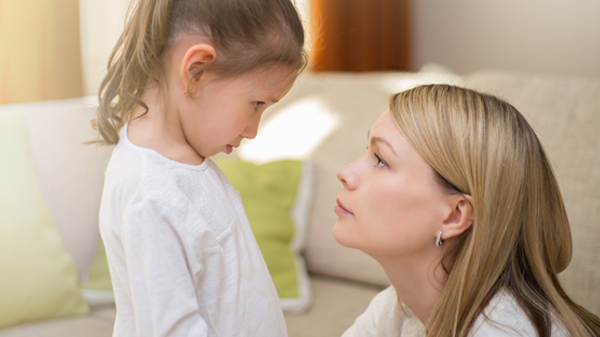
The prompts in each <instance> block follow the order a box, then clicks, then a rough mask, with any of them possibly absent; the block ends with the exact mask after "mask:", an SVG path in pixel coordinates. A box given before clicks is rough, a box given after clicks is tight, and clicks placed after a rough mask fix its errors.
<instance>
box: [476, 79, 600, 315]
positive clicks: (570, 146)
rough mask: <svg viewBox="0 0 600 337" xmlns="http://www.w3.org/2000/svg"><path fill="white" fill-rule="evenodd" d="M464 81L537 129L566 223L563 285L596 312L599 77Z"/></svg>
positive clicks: (599, 306) (599, 298) (599, 305)
mask: <svg viewBox="0 0 600 337" xmlns="http://www.w3.org/2000/svg"><path fill="white" fill-rule="evenodd" d="M465 81H466V84H467V86H469V87H471V88H474V89H477V90H481V91H484V92H488V93H491V94H494V95H497V96H500V97H503V98H505V99H506V100H508V101H509V102H510V103H511V104H513V105H514V106H515V107H516V108H517V109H518V110H519V111H520V112H521V113H522V114H523V115H524V116H525V118H526V119H527V120H528V121H529V123H530V124H531V126H532V127H533V129H534V130H535V132H536V133H537V135H538V137H539V139H540V141H541V142H542V144H543V146H544V148H545V150H546V153H547V155H548V157H549V159H550V162H551V164H552V166H553V168H554V171H555V175H556V178H557V180H558V184H559V186H560V189H561V192H562V196H563V200H564V203H565V207H566V209H567V215H568V217H569V222H570V224H571V233H572V238H573V258H572V260H571V264H570V265H569V267H568V268H567V269H566V270H565V271H564V272H563V273H562V274H561V275H560V276H561V280H562V282H563V286H564V288H565V290H566V291H567V293H568V294H569V295H570V296H571V297H572V298H573V300H575V302H577V303H578V304H580V305H582V306H583V307H585V308H586V309H588V310H590V311H592V312H593V313H595V314H596V315H600V290H599V289H598V285H600V268H598V266H599V263H598V261H600V245H598V242H600V146H599V145H600V79H597V78H577V77H562V76H550V75H532V74H525V73H515V72H507V71H481V72H476V73H473V74H471V75H469V76H468V77H466V78H465Z"/></svg>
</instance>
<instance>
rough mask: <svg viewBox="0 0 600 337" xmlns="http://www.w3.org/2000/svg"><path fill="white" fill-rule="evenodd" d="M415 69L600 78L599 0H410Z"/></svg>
mask: <svg viewBox="0 0 600 337" xmlns="http://www.w3.org/2000/svg"><path fill="white" fill-rule="evenodd" d="M413 15H414V21H413V68H414V69H419V68H420V67H421V66H422V65H424V64H425V63H427V62H438V63H442V64H444V65H447V66H449V67H450V68H452V69H454V70H455V71H456V72H458V73H468V72H471V71H474V70H478V69H487V68H494V69H506V70H516V71H526V72H538V73H547V74H562V75H583V76H600V1H598V0H443V1H440V0H413Z"/></svg>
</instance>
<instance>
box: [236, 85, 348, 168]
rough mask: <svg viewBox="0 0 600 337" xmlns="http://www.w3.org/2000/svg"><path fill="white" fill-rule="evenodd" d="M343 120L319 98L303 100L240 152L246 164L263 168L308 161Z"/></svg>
mask: <svg viewBox="0 0 600 337" xmlns="http://www.w3.org/2000/svg"><path fill="white" fill-rule="evenodd" d="M339 122H340V120H339V117H338V116H337V114H336V113H335V112H333V111H332V109H330V108H329V107H328V106H327V105H326V104H325V103H324V102H323V101H322V100H321V99H319V98H318V97H316V96H310V97H307V98H303V99H301V100H299V101H297V102H295V103H292V104H291V105H289V106H287V107H284V108H283V109H281V110H280V111H279V112H277V113H276V115H274V116H273V117H271V118H270V119H269V120H268V121H267V122H266V123H265V124H264V125H262V126H261V127H260V129H259V131H258V136H257V137H256V138H255V139H253V140H245V141H244V142H243V143H242V145H241V146H240V148H239V150H238V151H237V153H238V156H239V157H240V158H241V159H243V160H246V161H249V162H253V163H256V164H262V163H266V162H269V161H273V160H279V159H305V158H307V157H309V156H310V154H311V153H312V152H313V151H314V150H315V149H316V148H317V147H318V146H319V144H321V142H322V141H323V140H324V139H325V138H326V137H327V136H328V135H330V134H331V133H332V132H333V131H334V130H335V129H336V128H337V126H338V125H339Z"/></svg>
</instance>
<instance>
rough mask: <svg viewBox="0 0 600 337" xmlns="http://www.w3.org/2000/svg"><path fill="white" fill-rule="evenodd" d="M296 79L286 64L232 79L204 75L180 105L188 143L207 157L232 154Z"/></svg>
mask: <svg viewBox="0 0 600 337" xmlns="http://www.w3.org/2000/svg"><path fill="white" fill-rule="evenodd" d="M294 80H295V72H294V71H293V69H290V68H288V67H283V66H272V67H268V68H263V69H259V70H256V71H251V72H249V73H246V74H242V75H240V76H236V77H233V78H219V77H218V76H216V75H214V74H210V73H207V74H205V75H204V76H202V78H201V79H200V81H199V82H198V84H197V85H196V90H195V93H194V94H188V97H187V99H185V100H184V102H183V103H182V104H181V106H180V107H179V118H180V121H181V125H182V129H183V133H184V136H185V138H186V140H187V142H188V143H189V144H190V145H191V146H192V147H193V148H194V150H195V151H196V153H198V154H199V155H200V156H202V157H205V158H206V157H210V156H213V155H215V154H217V153H219V152H224V153H226V154H230V153H231V152H232V151H233V148H235V147H238V146H239V145H240V143H241V141H242V139H244V138H248V139H252V138H254V137H256V133H257V130H258V124H259V122H260V118H261V116H262V114H263V112H264V111H265V109H266V108H268V107H269V106H271V105H273V104H275V103H276V102H278V101H279V100H280V99H282V98H283V97H284V96H285V95H286V94H287V93H288V92H289V91H290V89H291V88H292V85H293V84H294Z"/></svg>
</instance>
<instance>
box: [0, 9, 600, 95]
mask: <svg viewBox="0 0 600 337" xmlns="http://www.w3.org/2000/svg"><path fill="white" fill-rule="evenodd" d="M297 2H298V5H299V7H300V9H301V12H302V13H303V16H304V19H305V21H306V23H307V27H311V28H314V27H315V26H317V27H318V26H319V25H317V24H315V23H316V22H317V21H318V20H314V19H313V18H311V15H312V14H315V13H317V14H318V15H319V16H318V18H319V20H321V26H320V27H321V28H323V27H324V25H325V26H326V25H327V20H328V18H332V17H333V16H334V15H333V14H331V15H327V14H326V13H325V14H324V13H323V12H322V11H321V12H319V11H315V8H321V7H323V6H325V7H327V6H329V7H332V6H331V5H334V4H336V3H337V5H340V4H341V6H342V7H341V8H342V9H343V10H345V8H350V7H354V8H359V9H360V8H362V12H364V13H365V15H366V14H367V13H373V11H370V10H368V8H369V7H368V6H373V5H374V4H377V3H380V5H379V6H382V5H381V4H385V3H387V5H386V6H388V7H381V8H384V9H385V8H392V9H391V10H384V11H383V12H384V13H387V14H388V16H386V18H385V19H382V20H380V21H382V22H383V21H385V22H387V23H386V24H387V25H388V27H392V28H391V29H392V30H394V29H395V30H402V31H392V32H391V33H390V34H389V36H388V37H387V38H391V39H392V40H393V38H394V36H396V37H398V36H402V37H403V38H404V40H403V41H405V43H407V46H408V47H407V53H408V57H407V58H406V59H405V61H403V62H404V63H405V65H401V64H400V63H394V62H392V63H390V64H387V65H386V64H383V66H378V67H379V68H382V69H380V70H398V69H400V70H409V71H417V70H418V69H420V68H421V67H422V66H423V65H424V64H426V63H429V62H435V63H440V64H442V65H445V66H447V67H449V68H451V69H453V70H454V71H456V72H457V73H459V74H464V73H468V72H471V71H475V70H479V69H502V70H515V71H525V72H538V73H546V74H559V75H576V76H600V0H297ZM128 3H129V1H128V0H102V1H98V0H0V97H1V99H0V104H3V103H18V102H22V101H32V100H45V99H58V98H68V97H75V96H77V95H81V94H85V95H96V94H97V90H98V86H99V84H100V81H101V79H102V77H103V76H104V74H105V68H106V63H107V61H108V57H109V55H110V52H111V50H112V48H113V46H114V44H115V42H116V40H117V38H118V37H119V34H120V33H121V31H122V29H123V26H124V21H125V15H126V9H127V6H128ZM390 6H391V7H390ZM333 8H335V6H334V7H333ZM365 8H366V9H365ZM381 8H380V10H381ZM394 8H395V9H394ZM321 9H322V8H321ZM342 9H340V10H342ZM334 10H335V9H334ZM399 11H401V12H399ZM358 12H359V14H360V12H361V10H359V11H358ZM77 13H79V17H77ZM339 14H340V13H337V16H338V17H339V16H340V15H339ZM19 15H20V16H19ZM353 15H355V14H353ZM341 17H342V21H343V22H344V25H342V26H341V27H342V29H345V30H346V31H340V32H338V33H335V32H334V35H333V36H334V37H336V36H337V37H336V38H340V37H347V36H350V37H351V39H350V42H352V41H354V42H356V41H357V40H358V39H361V40H362V41H368V40H369V36H370V35H369V34H371V36H374V37H373V38H374V39H380V38H381V33H380V32H381V28H378V29H380V30H379V33H378V31H377V29H373V28H372V27H371V28H367V29H370V31H366V32H365V31H362V30H363V29H365V28H364V27H368V26H365V24H364V23H365V22H366V21H369V20H364V18H363V17H360V18H359V19H353V18H351V19H348V18H346V19H345V20H344V19H343V17H344V16H343V15H341ZM386 20H387V21H386ZM390 20H392V21H390ZM394 20H396V21H398V20H401V21H402V22H395V21H394ZM370 21H372V22H375V23H377V22H378V20H370ZM330 26H331V25H330ZM48 27H50V28H48ZM77 27H78V28H77ZM326 27H328V26H326ZM32 29H34V30H35V31H33V30H32ZM335 34H338V35H335ZM353 34H354V35H353ZM373 34H375V35H373ZM78 36H79V40H77V37H78ZM357 36H358V37H359V38H357ZM321 37H323V36H322V35H317V36H316V38H313V37H311V38H310V45H311V46H312V45H316V44H317V43H318V42H319V38H321ZM53 39H54V40H53ZM58 39H60V41H58ZM65 39H69V41H70V42H68V43H65V42H64V41H65ZM52 41H54V42H52ZM321 42H323V41H321ZM383 46H384V47H385V44H383ZM36 48H37V49H36ZM43 48H45V49H43ZM74 48H75V49H74ZM319 48H321V49H320V50H317V52H316V53H313V56H318V53H319V52H326V51H327V49H328V46H327V44H325V45H323V44H321V45H320V47H319ZM329 48H330V49H332V48H333V47H331V45H330V47H329ZM77 49H80V53H79V55H77ZM388 49H389V48H388ZM19 50H20V51H19ZM73 50H75V51H73ZM389 50H391V53H397V50H396V51H394V49H393V48H392V49H389ZM17 51H19V52H17ZM384 52H385V51H384ZM57 53H62V54H60V55H62V56H60V57H57V56H56V55H58V54H57ZM337 53H338V54H337V56H335V57H333V59H334V60H336V59H339V60H340V62H342V60H343V59H342V58H343V57H345V56H344V55H346V54H348V53H349V52H342V53H340V50H338V51H337ZM363 54H364V53H363ZM394 57H395V56H394ZM313 58H314V57H313ZM26 61H27V62H29V63H27V62H26ZM50 61H52V62H54V63H48V62H50ZM61 62H62V63H61ZM17 64H21V65H20V66H17ZM23 64H31V65H32V66H30V67H24V66H23ZM33 65H35V66H33ZM19 67H21V68H19ZM312 68H313V69H317V68H315V64H313V67H312ZM379 68H375V69H379ZM337 70H344V66H342V67H340V68H338V69H337ZM346 70H348V69H346ZM352 70H369V69H368V68H360V69H356V68H354V69H352ZM11 81H12V82H11ZM15 81H18V82H19V84H18V85H17V84H14V83H16V82H15ZM43 81H46V82H44V83H46V84H44V86H45V87H44V88H46V89H44V90H45V91H44V90H42V91H44V92H45V93H44V94H42V93H40V92H42V91H40V89H38V88H39V87H40V83H41V82H43ZM48 81H50V82H48ZM47 83H50V84H47ZM59 88H60V89H66V88H71V89H68V90H62V91H61V92H60V93H57V92H55V91H56V90H55V89H59ZM53 90H54V91H53ZM65 92H66V93H65ZM47 93H49V94H47Z"/></svg>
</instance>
